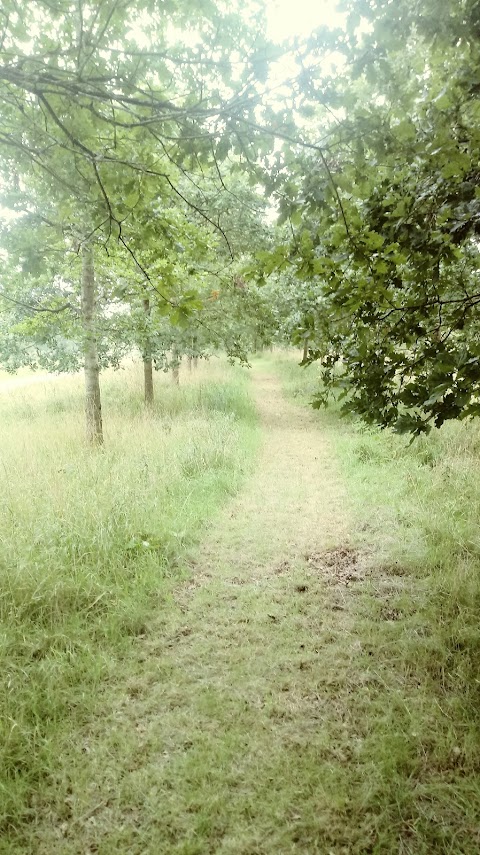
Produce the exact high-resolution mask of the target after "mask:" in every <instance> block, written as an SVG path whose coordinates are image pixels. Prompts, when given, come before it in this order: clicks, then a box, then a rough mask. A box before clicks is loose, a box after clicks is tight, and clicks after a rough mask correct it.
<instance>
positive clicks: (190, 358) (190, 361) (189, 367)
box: [187, 356, 193, 374]
mask: <svg viewBox="0 0 480 855" xmlns="http://www.w3.org/2000/svg"><path fill="white" fill-rule="evenodd" d="M192 362H193V356H189V357H188V358H187V365H188V373H189V374H191V373H192Z"/></svg>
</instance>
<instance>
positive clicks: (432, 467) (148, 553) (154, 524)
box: [0, 354, 480, 855]
mask: <svg viewBox="0 0 480 855" xmlns="http://www.w3.org/2000/svg"><path fill="white" fill-rule="evenodd" d="M140 374H141V372H140V371H139V369H138V367H135V366H131V367H130V368H129V369H128V370H126V371H122V372H120V373H118V374H112V375H108V376H107V377H106V378H105V382H104V387H105V394H104V417H105V434H106V443H105V447H104V448H102V449H96V450H94V451H93V452H92V451H91V450H89V449H87V448H86V447H85V445H84V440H83V416H82V400H81V383H80V379H79V378H75V379H64V378H62V379H61V380H59V381H58V383H49V384H45V385H42V383H39V384H37V385H35V386H32V387H28V388H27V387H23V388H18V389H17V390H15V392H12V393H11V394H10V395H9V396H5V395H4V394H3V395H2V393H0V407H1V411H2V423H1V424H2V427H1V430H0V441H1V445H0V448H1V452H0V466H1V468H2V472H3V478H4V490H3V492H2V497H1V519H0V572H1V574H2V585H1V598H0V608H1V621H2V623H1V634H2V636H1V639H2V648H1V651H2V652H1V656H2V662H1V666H2V679H3V681H4V685H3V690H2V693H1V695H0V705H1V714H2V722H3V727H4V732H3V734H2V750H3V752H4V753H3V756H2V758H1V775H2V776H3V777H2V778H1V779H0V787H1V790H0V805H1V820H2V830H3V835H2V836H1V837H0V853H2V855H51V853H55V855H94V853H96V854H98V855H116V853H124V852H125V853H128V855H158V854H159V855H163V853H165V855H390V853H398V855H432V853H434V855H475V853H477V852H478V851H480V824H479V821H478V817H479V816H480V780H479V775H478V770H479V766H480V734H479V709H480V670H479V669H480V641H479V631H478V625H479V605H480V573H479V571H480V536H479V530H478V518H479V511H480V482H479V479H478V451H479V449H480V430H479V427H478V426H477V425H476V424H475V423H473V424H451V425H446V426H445V427H444V428H443V429H442V430H441V431H439V432H436V433H433V434H432V435H431V436H430V437H427V438H422V439H421V440H419V441H417V442H415V443H414V444H413V445H410V446H408V444H407V441H406V440H405V439H403V438H401V437H397V436H394V435H393V434H391V433H389V432H380V431H378V430H376V429H371V428H365V427H363V426H362V425H361V424H360V423H358V422H356V421H348V420H341V419H340V418H339V415H338V412H337V409H336V408H335V407H333V408H332V409H331V410H328V411H327V412H323V411H322V412H318V413H317V412H313V411H312V410H309V409H308V407H307V404H308V401H309V399H310V397H311V396H312V392H313V391H314V390H315V388H316V385H317V382H318V379H317V378H318V375H317V371H316V369H315V368H314V367H310V368H308V369H306V370H304V369H300V368H299V367H298V366H297V365H296V364H295V362H294V360H293V359H292V358H290V357H288V356H284V357H282V356H279V355H278V354H276V355H272V356H269V357H268V358H263V357H262V358H258V359H255V360H254V368H253V377H252V379H251V381H250V378H249V376H248V374H247V373H246V372H244V371H241V370H232V369H230V368H228V369H227V368H225V367H222V366H221V365H220V364H219V363H215V365H213V366H210V367H204V368H200V369H199V370H198V372H195V373H194V374H193V376H192V378H190V376H187V377H184V378H183V380H184V381H185V382H184V385H182V386H181V387H180V388H179V389H178V388H176V387H175V386H173V385H172V383H171V382H170V381H169V379H168V378H165V377H163V375H161V376H160V377H157V378H156V379H157V385H158V390H157V392H158V394H157V403H156V405H155V408H154V410H153V412H152V413H145V411H144V408H143V404H142V400H141V394H140V387H141V377H140ZM278 378H281V383H282V384H283V388H284V391H285V396H283V397H282V394H281V388H280V381H279V379H278ZM251 395H252V397H251ZM253 400H255V405H254V403H253ZM247 475H248V477H246V476H247ZM234 494H235V495H234ZM209 521H211V524H210V525H209V526H207V525H206V524H207V523H208V522H209Z"/></svg>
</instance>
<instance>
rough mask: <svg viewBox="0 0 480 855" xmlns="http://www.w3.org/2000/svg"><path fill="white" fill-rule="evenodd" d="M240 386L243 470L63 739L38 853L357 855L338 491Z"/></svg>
mask: <svg viewBox="0 0 480 855" xmlns="http://www.w3.org/2000/svg"><path fill="white" fill-rule="evenodd" d="M253 383H254V390H255V395H256V400H257V404H258V411H259V415H260V420H261V426H262V433H263V440H262V446H261V450H260V452H259V457H258V461H257V466H256V469H255V472H254V474H253V475H252V476H251V477H250V478H249V480H248V482H247V484H246V485H245V487H244V489H243V491H242V492H241V494H239V495H238V496H237V497H236V498H234V499H233V500H232V501H231V502H230V503H229V504H228V506H227V507H225V508H224V510H223V511H222V512H221V513H220V514H219V516H217V518H216V519H215V520H214V521H213V523H212V525H211V529H210V531H209V532H208V533H207V535H206V537H205V540H204V542H203V544H202V545H201V547H200V549H199V550H198V551H197V553H196V555H195V559H194V561H192V565H191V570H192V572H191V575H190V578H189V580H188V581H187V582H183V583H180V584H179V585H178V586H177V587H176V589H175V590H174V593H173V595H172V601H171V602H169V603H166V604H165V607H164V609H163V610H162V612H161V614H160V615H159V618H158V620H156V621H155V623H154V624H153V625H152V626H151V627H146V628H145V632H144V633H143V634H142V636H140V637H139V638H137V639H136V640H135V642H134V644H133V650H132V653H131V656H130V657H129V658H128V661H126V662H124V663H119V665H118V674H117V677H116V680H117V682H116V684H114V685H109V686H108V687H107V688H106V689H105V692H104V695H103V696H102V697H99V707H100V708H101V710H102V712H103V715H101V716H99V719H98V721H97V722H94V723H93V724H92V723H89V725H88V728H86V730H85V734H84V736H83V738H82V740H81V741H80V743H79V744H77V745H71V746H68V748H67V747H66V751H67V752H68V755H69V756H68V757H67V761H68V768H69V774H68V775H67V778H66V780H65V782H64V786H65V794H66V795H65V799H66V802H67V804H68V811H67V812H66V815H65V817H64V818H63V819H62V817H61V816H49V817H46V819H47V824H46V826H47V827H45V826H44V827H42V829H41V834H40V838H41V839H40V840H39V837H36V840H37V848H36V852H37V853H39V855H40V853H45V854H46V853H47V852H48V853H51V852H53V851H55V852H56V853H60V854H61V855H72V853H82V855H85V853H97V852H98V853H101V855H113V853H119V852H120V853H122V852H125V853H126V852H128V853H129V854H130V855H132V853H133V855H134V853H138V855H145V853H149V855H150V853H151V855H163V853H165V855H167V853H177V855H178V853H182V855H208V853H218V855H282V853H285V855H286V853H308V855H314V853H319V855H320V853H321V855H327V853H338V855H340V853H351V852H367V851H373V850H370V849H369V848H368V846H369V839H370V838H369V834H370V832H369V830H368V827H363V823H362V817H361V816H359V817H351V818H350V819H351V822H349V823H348V825H349V826H350V827H349V828H347V827H346V820H345V818H346V816H347V815H348V802H349V790H350V788H351V787H352V785H353V783H352V775H351V772H350V771H349V766H350V763H351V761H352V758H353V757H354V755H355V751H356V746H357V743H358V741H359V740H360V739H361V733H360V732H359V727H360V724H359V721H358V720H357V718H358V716H357V710H358V708H359V706H361V703H360V702H359V698H361V695H362V691H366V692H367V693H368V686H366V683H367V682H368V680H367V678H366V677H364V678H362V673H359V668H358V661H357V657H358V654H359V650H360V648H361V645H360V641H359V640H358V639H357V638H356V636H355V628H354V626H355V622H354V616H353V611H354V610H352V604H354V601H355V596H354V594H355V591H354V588H355V582H356V581H357V579H360V578H361V575H362V569H361V567H360V565H359V563H358V562H357V559H356V557H355V554H354V552H353V551H352V550H351V549H350V548H349V546H348V532H349V513H348V501H347V497H346V492H345V490H344V487H343V484H342V481H341V478H340V476H339V473H338V471H337V467H336V464H335V461H334V459H333V456H332V452H331V449H330V447H329V444H328V442H327V441H326V440H325V439H324V438H322V435H321V432H320V430H319V427H318V424H316V422H315V419H314V417H313V414H311V413H309V412H305V411H303V410H302V409H301V408H300V407H296V406H295V405H294V404H293V403H290V402H289V401H287V400H286V399H285V398H284V396H283V395H282V392H281V388H280V382H279V380H278V379H277V378H276V377H275V376H273V375H272V374H271V373H268V372H267V371H266V370H265V368H255V370H254V380H253ZM129 675H130V676H129ZM132 675H133V676H132ZM362 680H363V685H362ZM359 693H360V695H359ZM355 774H356V773H355V771H354V772H353V775H354V776H355ZM367 825H368V823H367Z"/></svg>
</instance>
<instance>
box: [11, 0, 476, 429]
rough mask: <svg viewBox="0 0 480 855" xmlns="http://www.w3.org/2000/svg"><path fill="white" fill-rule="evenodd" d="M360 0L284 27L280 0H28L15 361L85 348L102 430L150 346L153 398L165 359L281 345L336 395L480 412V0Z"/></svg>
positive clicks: (19, 108)
mask: <svg viewBox="0 0 480 855" xmlns="http://www.w3.org/2000/svg"><path fill="white" fill-rule="evenodd" d="M341 8H342V9H343V12H344V18H345V28H343V29H342V30H335V29H328V28H326V27H324V28H321V29H319V30H318V31H316V32H315V33H312V35H311V37H309V38H308V39H306V40H304V41H303V42H295V41H292V42H290V43H288V44H286V45H284V46H281V47H279V46H278V45H273V44H269V43H268V42H267V40H266V38H265V36H264V32H265V20H264V13H265V9H264V7H263V5H262V2H261V0H258V2H257V0H251V2H249V3H244V4H242V5H241V7H240V5H239V6H238V7H234V8H233V10H232V7H231V4H230V5H227V4H224V3H222V2H220V0H215V1H214V0H205V2H202V3H198V4H194V6H193V8H192V5H191V4H189V3H186V2H185V3H184V2H182V0H170V2H168V3H167V4H166V3H164V2H162V3H160V2H159V0H134V2H128V3H127V2H125V0H96V2H93V0H91V2H88V0H32V2H29V3H28V4H27V3H24V2H20V0H4V3H3V5H2V9H1V11H0V103H1V108H0V109H1V112H2V130H1V131H0V181H1V186H2V197H3V199H4V205H5V206H6V207H7V208H8V209H9V210H10V211H11V212H13V214H14V215H15V217H14V218H11V217H10V218H9V219H6V220H4V224H3V227H2V230H1V236H0V237H1V246H2V247H3V249H2V250H1V251H2V258H3V261H2V269H3V272H2V279H1V286H0V301H1V303H2V314H1V315H0V360H1V362H2V364H3V365H6V366H7V367H9V368H11V369H15V368H16V367H18V366H19V365H20V364H30V365H42V366H46V367H48V368H49V369H54V370H65V369H67V370H68V369H73V368H75V369H76V368H78V367H79V365H83V366H84V369H85V377H86V401H87V406H86V409H87V425H88V433H89V437H90V439H91V440H92V441H94V442H101V440H102V430H101V408H100V389H99V379H98V378H99V371H100V368H101V367H103V366H105V365H109V364H110V365H112V364H113V365H118V364H119V361H120V359H121V358H122V356H123V355H124V354H125V353H127V352H130V351H131V350H132V349H133V348H137V349H138V350H140V352H141V353H142V356H143V359H144V366H145V395H146V400H147V402H151V401H152V396H153V381H152V376H153V366H155V367H165V368H168V367H169V366H173V367H175V365H176V364H177V363H178V361H179V359H180V357H181V356H182V355H183V354H186V355H187V356H190V357H196V356H199V355H205V354H207V353H208V352H210V350H211V349H212V348H222V349H224V350H226V351H227V352H228V353H229V354H230V355H231V356H232V357H234V358H244V359H245V358H246V357H247V353H248V349H249V348H250V347H252V346H255V344H260V343H270V342H272V341H279V342H291V343H294V344H297V345H300V346H301V347H302V348H303V349H304V362H305V363H309V362H313V361H316V360H318V361H321V363H322V366H323V382H324V385H323V390H322V391H321V392H319V395H318V399H317V404H319V405H320V404H321V403H324V401H325V399H326V397H327V396H328V395H329V394H330V393H331V392H335V391H336V390H337V391H338V390H340V393H341V394H342V395H343V396H344V398H345V406H346V407H347V409H351V410H354V411H356V412H358V413H360V414H361V415H362V417H364V418H366V419H367V420H369V421H373V422H376V423H378V424H381V425H383V426H393V427H394V428H395V429H397V430H404V431H411V432H413V433H419V432H422V431H425V430H428V429H429V427H430V425H431V424H432V423H434V424H436V425H440V424H442V422H443V421H444V420H445V419H448V418H458V417H462V418H463V417H465V416H470V415H475V414H477V413H478V408H479V406H480V405H479V393H480V388H479V386H480V371H479V365H480V344H479V343H478V336H477V324H478V320H477V317H478V315H477V305H478V302H479V300H480V293H479V291H480V288H479V286H478V284H477V270H478V241H477V233H478V231H479V229H480V186H479V185H480V172H479V170H478V163H479V153H480V152H479V148H480V131H479V122H478V119H479V117H480V104H479V101H478V93H479V92H480V56H479V46H480V42H479V36H480V3H479V2H478V0H460V2H458V0H455V2H454V0H422V2H414V3H412V2H411V0H398V2H396V3H395V4H392V3H387V2H385V0H344V2H343V4H341ZM284 60H285V63H284V62H283V61H284ZM272 68H273V69H274V72H275V73H273V72H272V71H271V69H272ZM282 68H285V69H289V70H288V71H285V72H284V74H283V77H282V74H281V69H282ZM287 77H288V79H286V78H287ZM275 211H277V212H278V214H279V221H278V223H277V224H276V225H269V224H270V223H271V222H272V217H273V213H274V212H275Z"/></svg>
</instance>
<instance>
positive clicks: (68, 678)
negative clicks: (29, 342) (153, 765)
mask: <svg viewBox="0 0 480 855" xmlns="http://www.w3.org/2000/svg"><path fill="white" fill-rule="evenodd" d="M155 379H156V385H157V402H156V404H155V407H154V409H153V411H152V412H145V409H144V407H143V403H142V389H141V370H140V369H139V367H138V366H130V367H129V368H128V369H127V370H122V371H119V372H117V373H112V374H107V375H106V376H105V377H104V380H103V412H104V423H105V440H106V442H105V446H104V447H103V448H100V449H93V450H92V449H89V448H87V447H86V445H85V443H84V425H83V401H82V381H81V378H80V377H75V378H67V379H65V378H61V379H60V380H59V381H58V383H56V384H55V383H48V384H42V383H38V384H36V385H34V386H31V387H28V388H27V387H22V388H18V389H16V390H12V391H10V392H9V393H8V394H7V393H5V392H4V391H1V392H0V414H1V415H0V473H1V483H2V490H1V494H0V642H1V648H0V657H1V661H0V674H1V677H0V679H1V684H2V685H1V688H0V719H1V735H0V743H1V744H0V752H1V754H0V829H1V831H0V841H1V842H0V851H2V852H25V851H29V849H28V847H27V849H25V848H24V846H23V845H22V842H21V841H22V840H23V839H24V830H25V829H27V828H28V825H29V823H31V822H32V821H33V820H34V818H35V817H36V814H37V803H38V798H39V794H40V793H42V792H43V791H44V790H45V788H47V789H48V788H52V789H53V790H55V789H56V788H58V785H59V781H61V779H62V776H64V774H65V770H64V769H63V767H62V760H61V756H59V752H60V751H61V748H60V746H62V745H65V744H66V743H68V742H72V741H73V742H75V740H76V739H78V733H79V732H80V730H81V728H82V726H83V725H84V724H85V723H86V722H88V721H89V719H90V717H91V716H92V715H93V714H95V715H97V716H98V714H99V710H98V704H99V693H100V694H101V692H102V687H104V686H105V685H106V684H107V683H108V681H109V679H111V678H113V676H114V675H115V674H116V672H117V671H118V668H119V665H120V663H121V662H122V661H123V658H124V657H125V656H126V655H127V654H128V651H129V649H130V647H131V644H132V639H133V638H135V637H138V636H142V635H143V634H144V633H145V632H146V631H147V630H148V626H149V623H150V621H151V619H152V617H153V616H154V617H156V618H157V619H158V615H159V613H162V612H164V611H165V610H168V608H169V605H170V602H171V589H172V584H173V582H174V581H175V580H178V579H179V578H182V576H184V575H185V570H184V555H185V551H186V549H188V548H189V547H190V546H191V545H192V544H193V543H195V541H196V539H197V538H198V537H199V533H200V531H201V529H202V526H204V525H205V523H206V522H207V521H208V520H209V519H210V518H211V517H212V515H213V514H214V513H215V511H216V509H217V508H219V507H220V506H221V505H222V504H223V503H224V502H225V500H226V498H227V497H228V496H230V495H231V494H233V493H234V492H235V491H236V490H237V488H238V486H239V484H240V483H241V482H242V479H243V478H244V476H245V472H246V471H247V470H248V469H249V467H250V465H251V461H252V459H253V457H254V451H255V445H256V427H255V413H254V408H253V405H252V403H251V400H250V398H249V394H248V386H247V384H248V379H247V378H246V374H245V372H242V371H240V370H238V371H234V370H232V369H230V368H227V367H223V368H222V367H218V366H217V367H215V366H213V367H211V368H208V367H206V368H203V367H200V368H199V369H198V371H197V372H194V374H193V375H192V376H191V377H189V376H187V375H185V377H184V378H182V379H184V380H185V381H186V382H185V384H184V385H181V386H180V388H177V387H175V386H174V385H173V384H172V383H171V380H170V379H169V378H167V377H165V376H164V375H158V376H156V378H155ZM37 818H38V817H37Z"/></svg>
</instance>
